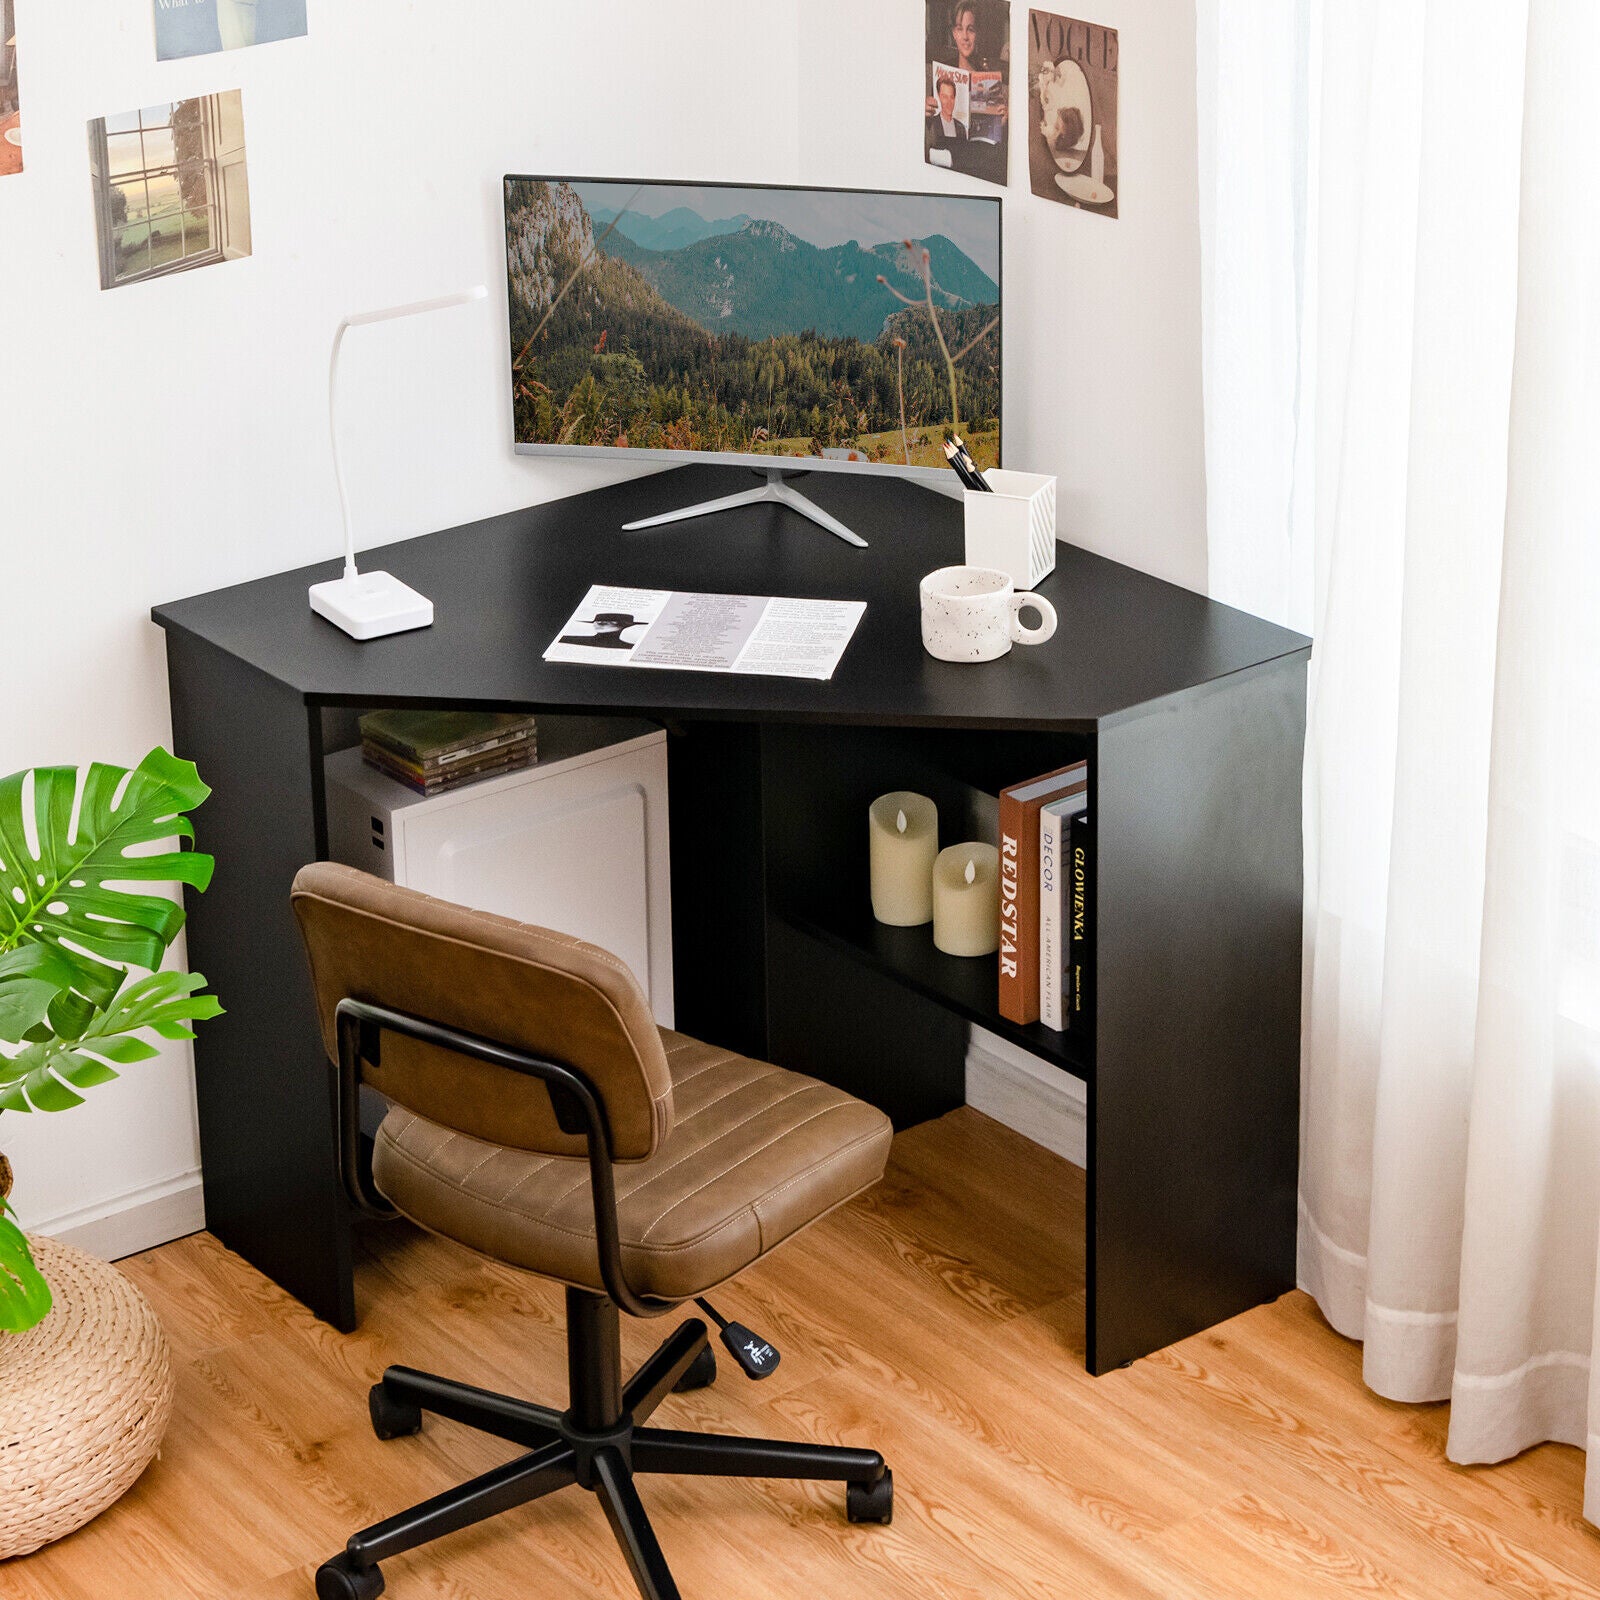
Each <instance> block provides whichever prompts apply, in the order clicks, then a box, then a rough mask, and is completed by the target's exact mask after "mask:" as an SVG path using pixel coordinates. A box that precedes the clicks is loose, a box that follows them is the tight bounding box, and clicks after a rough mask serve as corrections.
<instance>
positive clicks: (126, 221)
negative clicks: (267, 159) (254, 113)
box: [89, 89, 250, 289]
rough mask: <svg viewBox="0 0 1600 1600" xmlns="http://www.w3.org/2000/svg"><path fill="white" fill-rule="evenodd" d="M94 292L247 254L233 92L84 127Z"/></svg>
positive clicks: (240, 118)
mask: <svg viewBox="0 0 1600 1600" xmlns="http://www.w3.org/2000/svg"><path fill="white" fill-rule="evenodd" d="M89 167H90V173H91V176H92V177H93V180H94V215H95V228H96V233H97V235H98V239H99V246H100V287H101V288H102V289H115V288H118V287H120V286H121V285H123V284H125V283H138V282H140V281H142V280H143V279H146V278H158V277H164V276H166V275H167V274H169V273H173V272H187V271H188V270H189V269H190V268H191V267H209V266H211V265H213V264H214V263H216V262H218V261H237V260H239V259H240V258H241V257H244V256H247V255H249V254H250V184H249V179H248V178H247V176H246V173H245V159H244V111H243V107H242V104H241V101H240V97H239V91H238V90H237V89H232V90H229V91H228V92H227V93H225V94H207V95H199V96H197V97H195V98H194V99H192V100H174V101H169V102H166V103H164V104H162V105H156V106H146V107H145V108H144V110H142V111H125V112H123V113H122V114H121V115H120V116H115V117H101V118H99V119H98V120H97V121H94V122H91V123H90V124H89Z"/></svg>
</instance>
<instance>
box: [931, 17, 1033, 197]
mask: <svg viewBox="0 0 1600 1600" xmlns="http://www.w3.org/2000/svg"><path fill="white" fill-rule="evenodd" d="M925 33H926V57H927V73H926V75H925V76H924V78H923V80H922V81H923V85H924V87H925V89H926V90H927V100H926V102H925V104H924V105H923V108H922V112H923V119H924V122H923V141H922V145H923V158H924V160H926V161H927V163H928V165H929V166H932V167H944V168H946V169H948V170H949V171H952V172H964V173H966V174H967V176H968V177H972V178H982V179H983V180H984V181H985V182H987V183H999V184H1003V183H1004V182H1005V181H1006V131H1007V126H1008V122H1009V118H1010V115H1011V103H1010V87H1011V5H1010V0H976V3H974V0H968V3H966V4H954V5H952V4H951V3H950V0H928V6H927V18H926V28H925Z"/></svg>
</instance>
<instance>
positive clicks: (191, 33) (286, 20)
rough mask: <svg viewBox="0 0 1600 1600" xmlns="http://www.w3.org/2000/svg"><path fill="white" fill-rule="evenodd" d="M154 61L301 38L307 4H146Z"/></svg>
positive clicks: (223, 0) (289, 0) (291, 0)
mask: <svg viewBox="0 0 1600 1600" xmlns="http://www.w3.org/2000/svg"><path fill="white" fill-rule="evenodd" d="M151 3H152V5H153V6H154V7H155V18H156V59H157V60H158V61H174V60H177V59H178V58H179V57H182V56H207V55H211V54H213V53H215V52H216V51H218V50H243V49H246V48H248V47H249V46H250V45H253V44H270V43H271V42H272V40H274V39H299V38H302V37H303V36H304V35H305V32H306V0H151Z"/></svg>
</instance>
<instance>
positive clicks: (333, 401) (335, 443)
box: [328, 317, 357, 578]
mask: <svg viewBox="0 0 1600 1600" xmlns="http://www.w3.org/2000/svg"><path fill="white" fill-rule="evenodd" d="M349 326H350V319H349V318H348V317H346V318H345V319H344V320H343V321H342V322H341V323H340V324H339V327H338V330H337V331H336V332H335V333H334V336H333V352H332V354H331V355H329V357H328V442H329V444H330V445H331V446H332V449H333V482H334V487H335V488H336V489H337V490H338V491H339V514H340V515H341V516H342V517H343V518H344V575H345V577H346V578H354V577H356V576H357V573H356V530H355V528H354V527H353V526H352V524H351V521H350V501H349V499H348V498H347V497H346V495H345V492H344V473H343V471H342V470H341V469H340V466H339V407H338V392H339V346H340V345H342V344H343V343H344V332H345V329H346V328H348V327H349Z"/></svg>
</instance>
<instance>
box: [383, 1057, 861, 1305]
mask: <svg viewBox="0 0 1600 1600" xmlns="http://www.w3.org/2000/svg"><path fill="white" fill-rule="evenodd" d="M661 1039H662V1043H663V1045H664V1046H665V1047H666V1052H667V1062H668V1066H669V1069H670V1071H671V1074H672V1093H673V1104H674V1107H675V1111H676V1116H675V1120H674V1123H673V1127H672V1130H671V1132H670V1133H669V1134H668V1135H667V1137H666V1138H665V1139H664V1140H663V1141H662V1143H661V1145H660V1146H659V1148H658V1149H657V1150H656V1153H655V1154H654V1155H653V1156H651V1157H650V1159H649V1160H647V1161H637V1162H627V1163H622V1164H619V1165H618V1166H617V1167H616V1168H615V1172H616V1178H617V1211H618V1221H619V1225H620V1232H621V1237H622V1259H623V1264H624V1268H625V1270H626V1272H627V1277H628V1283H629V1286H630V1287H631V1288H632V1289H633V1290H634V1291H635V1292H636V1293H640V1294H647V1295H654V1296H657V1297H659V1298H661V1299H666V1300H686V1299H689V1298H691V1297H692V1296H694V1295H697V1294H704V1293H705V1292H706V1290H708V1289H710V1288H712V1287H713V1286H714V1285H716V1284H718V1283H721V1282H722V1281H723V1280H724V1279H725V1278H730V1277H732V1276H733V1274H734V1273H736V1272H738V1271H740V1270H741V1269H742V1268H744V1267H747V1266H749V1265H750V1263H751V1262H752V1261H754V1260H755V1259H756V1258H757V1257H758V1256H762V1255H764V1254H766V1252H767V1251H769V1250H771V1249H772V1248H773V1246H774V1245H776V1244H778V1243H779V1242H780V1241H781V1240H784V1239H787V1238H788V1237H789V1236H790V1235H791V1234H793V1233H796V1232H798V1231H799V1230H800V1229H801V1228H804V1227H805V1226H806V1225H807V1224H808V1223H812V1222H815V1221H816V1220H817V1218H818V1217H821V1216H823V1215H824V1214H825V1213H827V1212H829V1211H831V1210H832V1209H833V1208H834V1207H835V1206H837V1205H841V1204H842V1203H843V1202H844V1201H846V1200H848V1199H850V1198H851V1197H852V1196H853V1195H856V1194H859V1193H860V1192H861V1191H862V1190H863V1189H867V1188H870V1187H871V1186H872V1185H873V1184H874V1183H876V1182H877V1181H878V1179H879V1178H881V1177H882V1176H883V1169H884V1164H885V1162H886V1161H887V1160H888V1155H889V1141H890V1137H891V1133H892V1130H891V1128H890V1124H889V1119H888V1118H887V1117H885V1116H884V1115H883V1113H882V1112H881V1111H878V1110H875V1109H874V1108H873V1107H872V1106H869V1105H866V1104H864V1103H863V1102H862V1101H860V1100H856V1099H854V1098H852V1097H851V1096H850V1095H848V1094H845V1093H844V1092H843V1091H842V1090H840V1089H834V1088H831V1087H829V1085H827V1084H825V1083H819V1082H817V1080H816V1079H815V1078H807V1077H802V1076H801V1075H800V1074H799V1073H797V1072H786V1071H785V1070H784V1069H783V1068H782V1067H775V1066H772V1065H770V1064H769V1063H767V1062H764V1061H751V1060H749V1059H747V1058H746V1057H744V1056H739V1055H734V1054H733V1053H731V1052H730V1051H727V1050H721V1049H717V1048H715V1047H713V1046H711V1045H706V1044H701V1043H700V1042H699V1041H698V1040H695V1039H690V1038H688V1037H687V1036H686V1035H684V1034H679V1033H672V1032H670V1031H668V1030H667V1029H665V1028H664V1029H662V1030H661ZM372 1171H373V1178H374V1180H375V1181H376V1183H377V1185H378V1187H379V1188H380V1189H381V1190H382V1191H383V1193H384V1194H385V1195H386V1196H387V1197H388V1199H389V1200H390V1202H391V1203H392V1204H393V1205H394V1206H395V1207H397V1208H398V1209H399V1210H400V1211H402V1212H403V1213H404V1214H405V1215H406V1216H408V1217H410V1218H411V1219H412V1221H414V1222H417V1223H420V1224H421V1225H422V1226H423V1227H424V1228H427V1229H429V1230H430V1231H432V1232H434V1233H439V1234H443V1235H445V1236H446V1237H447V1238H451V1239H456V1240H459V1241H460V1242H461V1243H462V1244H465V1245H469V1246H470V1247H471V1248H472V1249H474V1250H479V1251H482V1252H483V1254H485V1255H488V1256H493V1257H495V1258H496V1259H497V1260H500V1261H508V1262H511V1263H512V1264H514V1265H516V1266H519V1267H526V1268H527V1269H528V1270H529V1271H530V1272H537V1273H540V1274H542V1275H543V1276H545V1277H548V1278H556V1279H559V1280H560V1281H561V1282H563V1283H569V1284H575V1285H576V1286H578V1287H579V1288H584V1289H601V1288H603V1285H602V1284H601V1282H600V1269H599V1258H598V1254H597V1251H596V1248H595V1236H594V1209H593V1205H592V1202H591V1201H590V1198H589V1168H588V1163H587V1162H586V1161H585V1160H582V1159H579V1158H573V1157H570V1156H543V1155H536V1154H532V1153H530V1152H528V1151H526V1150H513V1149H507V1148H506V1147H504V1146H501V1145H496V1144H488V1143H485V1142H484V1141H482V1140H480V1139H474V1138H471V1137H469V1136H468V1135H466V1134H463V1133H453V1132H452V1131H451V1130H450V1129H448V1128H445V1127H441V1126H440V1125H439V1124H438V1123H436V1122H430V1121H428V1120H427V1118H425V1117H419V1116H417V1115H416V1114H415V1113H414V1112H411V1111H406V1110H403V1109H401V1108H399V1107H396V1108H395V1109H393V1110H391V1111H390V1112H389V1114H388V1115H387V1116H386V1117H385V1118H384V1120H383V1124H382V1126H381V1127H380V1128H379V1130H378V1137H377V1142H376V1146H375V1148H374V1151H373V1162H372Z"/></svg>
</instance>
